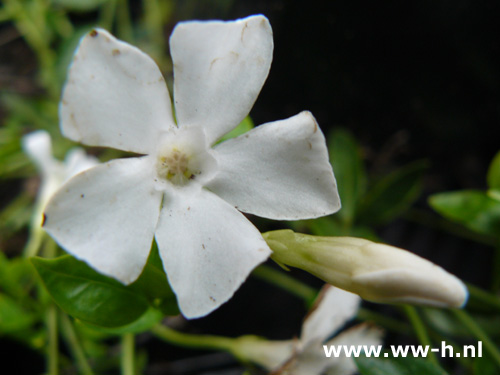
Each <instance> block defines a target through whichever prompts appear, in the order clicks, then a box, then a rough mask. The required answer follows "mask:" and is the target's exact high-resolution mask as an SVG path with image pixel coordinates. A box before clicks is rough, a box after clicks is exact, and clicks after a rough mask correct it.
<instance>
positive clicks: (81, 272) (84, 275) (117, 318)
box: [31, 255, 149, 327]
mask: <svg viewBox="0 0 500 375" xmlns="http://www.w3.org/2000/svg"><path fill="white" fill-rule="evenodd" d="M31 261H32V263H33V265H34V266H35V268H36V270H37V272H38V274H39V275H40V277H41V279H42V281H43V283H44V284H45V287H46V288H47V291H48V292H49V294H50V295H51V296H52V298H53V299H54V301H55V302H56V303H57V304H58V305H59V307H61V309H63V310H64V311H66V312H67V313H68V314H70V315H72V316H73V317H75V318H78V319H80V320H82V321H84V322H88V323H91V324H94V325H98V326H103V327H119V326H123V325H126V324H129V323H132V322H134V321H135V320H137V319H138V318H139V317H140V316H141V315H143V314H144V313H145V312H146V310H147V309H148V308H149V304H148V300H147V298H146V297H145V296H144V295H142V294H141V293H140V292H138V291H137V290H135V289H134V288H133V287H130V286H128V287H127V286H125V285H123V284H121V283H119V282H118V281H116V280H114V279H111V278H109V277H106V276H104V275H101V274H100V273H98V272H96V271H94V270H93V269H92V268H90V267H89V266H88V265H87V264H86V263H84V262H82V261H79V260H76V259H75V258H73V257H71V256H69V255H65V256H62V257H59V258H55V259H43V258H38V257H36V258H32V259H31Z"/></svg>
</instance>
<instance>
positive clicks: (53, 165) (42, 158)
mask: <svg viewBox="0 0 500 375" xmlns="http://www.w3.org/2000/svg"><path fill="white" fill-rule="evenodd" d="M21 142H22V146H23V150H24V152H25V153H26V154H27V155H28V156H29V157H30V158H31V160H33V162H34V163H35V164H36V166H37V167H38V169H39V170H40V172H42V173H43V174H44V175H45V176H48V175H51V174H54V173H60V171H61V163H60V162H59V161H58V160H56V159H54V157H53V156H52V141H51V139H50V135H49V133H47V132H46V131H45V130H37V131H35V132H32V133H29V134H26V135H25V136H23V138H22V140H21Z"/></svg>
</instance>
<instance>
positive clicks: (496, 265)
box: [491, 245, 500, 293]
mask: <svg viewBox="0 0 500 375" xmlns="http://www.w3.org/2000/svg"><path fill="white" fill-rule="evenodd" d="M492 268H493V270H492V272H491V277H492V279H493V280H492V282H491V291H492V292H493V293H496V292H498V290H500V246H499V245H497V247H496V248H495V253H494V254H493V265H492Z"/></svg>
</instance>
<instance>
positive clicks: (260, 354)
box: [238, 284, 383, 375]
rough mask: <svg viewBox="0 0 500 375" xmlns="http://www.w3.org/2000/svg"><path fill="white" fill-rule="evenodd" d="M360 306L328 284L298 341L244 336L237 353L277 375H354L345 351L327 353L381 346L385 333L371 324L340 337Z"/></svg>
mask: <svg viewBox="0 0 500 375" xmlns="http://www.w3.org/2000/svg"><path fill="white" fill-rule="evenodd" d="M360 302H361V298H359V297H358V296H357V295H356V294H352V293H349V292H345V291H343V290H341V289H337V288H335V287H332V286H330V285H328V284H326V285H325V286H324V287H323V290H322V291H321V293H320V295H319V297H318V299H317V300H316V303H315V305H314V306H313V308H312V310H311V311H310V312H309V314H308V315H307V316H306V318H305V319H304V323H303V324H302V332H301V334H300V338H299V339H295V340H284V341H268V340H265V339H262V338H259V337H255V336H247V337H246V336H243V338H241V339H240V341H241V342H240V343H239V345H240V346H239V348H238V349H239V351H240V352H241V353H242V355H243V356H244V358H245V359H246V360H248V361H251V362H254V363H257V364H259V365H261V366H262V367H264V368H266V369H267V370H270V371H271V374H275V375H278V374H279V375H321V374H327V375H352V374H354V373H356V372H357V366H356V364H355V363H354V359H353V358H352V357H347V356H346V354H345V352H344V351H342V350H337V352H338V353H339V355H338V356H337V357H335V356H334V355H330V356H327V355H326V353H327V352H329V353H330V352H331V351H330V347H331V346H333V347H335V348H340V347H342V348H344V346H345V347H347V348H349V347H353V348H354V350H356V351H358V348H361V347H363V348H368V346H374V345H380V344H381V341H382V333H383V332H382V331H381V330H380V329H379V328H377V327H373V326H371V325H369V324H360V325H357V326H354V327H352V328H349V329H347V330H345V331H343V332H341V333H337V332H338V331H339V330H340V329H341V328H342V326H343V325H345V324H346V323H347V322H348V321H349V320H351V319H353V318H354V317H355V316H356V314H357V312H358V308H359V304H360ZM333 335H335V336H334V337H333V338H331V336H333ZM327 340H328V341H327ZM325 347H326V349H325Z"/></svg>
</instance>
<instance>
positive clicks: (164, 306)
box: [130, 243, 180, 315]
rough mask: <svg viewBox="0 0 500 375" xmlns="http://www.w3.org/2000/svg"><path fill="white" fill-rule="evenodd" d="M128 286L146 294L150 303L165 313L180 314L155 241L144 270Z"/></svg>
mask: <svg viewBox="0 0 500 375" xmlns="http://www.w3.org/2000/svg"><path fill="white" fill-rule="evenodd" d="M130 288H131V289H133V290H135V291H137V292H138V293H140V294H142V295H144V296H146V298H147V299H148V301H149V303H150V305H151V306H154V307H156V308H158V309H160V310H161V311H162V312H163V313H164V314H165V315H177V314H180V311H179V307H178V305H177V299H176V297H175V294H174V292H173V291H172V288H170V284H169V283H168V280H167V276H166V275H165V272H164V271H163V263H162V261H161V258H160V255H159V253H158V247H157V245H156V243H154V245H153V247H152V249H151V253H150V255H149V259H148V262H147V264H146V266H145V267H144V271H142V274H141V275H140V276H139V278H138V279H137V281H135V282H134V283H132V284H131V285H130Z"/></svg>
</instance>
